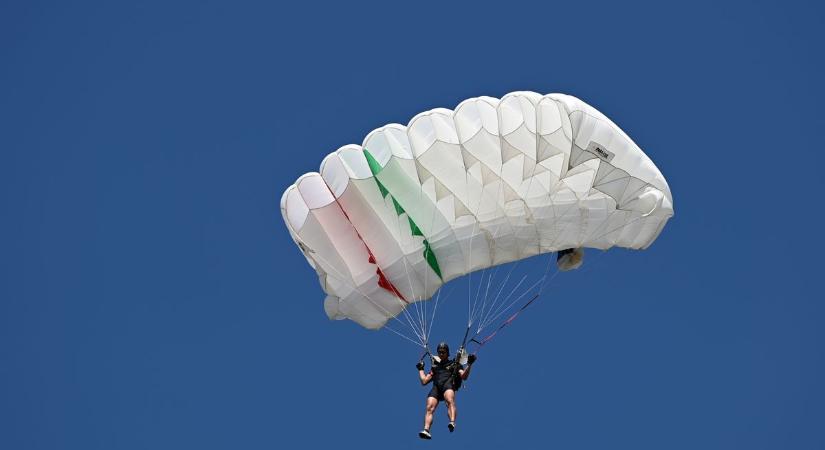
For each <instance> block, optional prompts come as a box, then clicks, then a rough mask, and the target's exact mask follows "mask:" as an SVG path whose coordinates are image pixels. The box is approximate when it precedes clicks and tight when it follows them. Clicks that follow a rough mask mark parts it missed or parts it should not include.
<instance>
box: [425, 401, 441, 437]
mask: <svg viewBox="0 0 825 450" xmlns="http://www.w3.org/2000/svg"><path fill="white" fill-rule="evenodd" d="M437 406H438V399H437V398H435V397H427V410H426V412H425V413H424V429H425V430H429V429H430V425H432V423H433V413H434V412H435V408H436V407H437Z"/></svg>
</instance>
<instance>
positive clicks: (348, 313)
mask: <svg viewBox="0 0 825 450" xmlns="http://www.w3.org/2000/svg"><path fill="white" fill-rule="evenodd" d="M281 212H282V214H283V216H284V221H285V222H286V225H287V228H288V229H289V232H290V235H291V236H292V238H293V240H294V241H295V243H296V244H297V245H298V247H299V248H300V249H301V251H302V252H303V254H304V256H305V257H306V259H307V262H308V263H309V264H310V265H311V266H312V267H313V268H314V269H315V270H316V272H317V274H318V278H319V282H320V284H321V288H322V289H323V290H324V292H326V294H327V297H326V299H325V301H324V309H325V311H326V313H327V315H328V316H329V317H330V318H331V319H351V320H353V321H355V322H357V323H358V324H360V325H362V326H364V327H366V328H370V329H378V328H381V327H382V326H384V325H385V324H386V323H387V321H388V320H390V319H392V318H395V317H396V316H398V315H400V314H402V313H403V312H404V311H405V308H406V307H407V306H409V305H410V304H413V303H415V302H420V301H422V300H427V299H429V298H430V297H432V296H433V295H434V293H435V292H436V291H437V290H438V289H439V288H440V287H441V286H442V285H443V284H444V283H446V282H447V281H449V280H451V279H454V278H456V277H459V276H461V275H464V274H468V273H471V272H473V271H476V270H480V269H484V268H487V267H491V266H495V265H499V264H503V263H507V262H511V261H515V260H519V259H522V258H527V257H529V256H533V255H537V254H542V253H548V252H554V251H559V250H566V249H581V248H584V247H590V248H597V249H608V248H611V247H613V246H619V247H624V248H630V249H644V248H647V247H648V246H649V245H650V244H651V243H653V241H654V240H655V239H656V237H657V236H658V235H659V233H660V232H661V231H662V229H663V227H664V226H665V224H666V223H667V221H668V219H669V218H670V217H672V216H673V199H672V196H671V193H670V189H669V187H668V185H667V182H666V181H665V178H664V177H663V176H662V174H661V173H660V171H659V170H658V169H657V168H656V166H655V165H654V164H653V162H652V161H651V160H650V159H649V158H648V157H647V156H646V155H645V154H644V153H643V152H642V150H641V149H640V148H639V147H638V146H637V145H636V144H635V143H634V142H633V141H632V140H631V139H630V138H629V137H628V136H627V135H626V134H625V133H624V132H623V131H622V130H621V129H619V127H617V126H616V125H615V124H614V123H613V122H611V121H610V120H609V119H608V118H607V117H605V116H604V115H603V114H601V113H600V112H599V111H597V110H596V109H595V108H593V107H591V106H589V105H587V104H586V103H584V102H583V101H581V100H579V99H577V98H575V97H572V96H569V95H563V94H549V95H540V94H537V93H534V92H513V93H510V94H507V95H505V96H504V97H503V98H501V99H496V98H492V97H477V98H471V99H469V100H466V101H464V102H462V103H461V104H459V105H458V106H457V107H456V108H455V110H453V111H451V110H448V109H441V108H439V109H433V110H430V111H427V112H423V113H421V114H418V115H417V116H415V117H414V118H413V119H412V120H411V121H410V122H409V124H408V125H407V126H403V125H399V124H389V125H385V126H383V127H381V128H379V129H376V130H374V131H372V132H371V133H369V134H368V135H367V137H366V138H365V139H364V141H363V143H362V144H361V145H360V146H359V145H346V146H343V147H341V148H339V149H338V150H336V151H335V152H333V153H331V154H329V155H328V156H327V157H326V158H325V159H324V160H323V162H322V163H321V167H320V170H319V172H317V173H316V172H313V173H308V174H305V175H303V176H301V177H300V178H298V180H297V181H296V182H295V183H294V184H293V185H291V186H290V187H289V188H287V190H286V191H285V192H284V194H283V196H282V198H281ZM577 251H578V252H579V254H578V261H576V260H575V258H576V254H575V252H574V253H573V254H571V255H569V256H570V257H571V258H572V259H571V261H570V262H571V263H572V265H570V266H569V267H570V268H573V266H577V264H580V262H581V258H580V257H581V253H580V250H577ZM567 256H568V255H565V257H567ZM560 262H561V260H560ZM560 267H561V265H560ZM566 267H567V266H566ZM419 340H422V339H421V336H419Z"/></svg>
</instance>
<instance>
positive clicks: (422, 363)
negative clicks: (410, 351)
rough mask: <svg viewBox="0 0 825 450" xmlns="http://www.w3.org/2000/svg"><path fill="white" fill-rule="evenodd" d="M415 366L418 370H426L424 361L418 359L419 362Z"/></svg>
mask: <svg viewBox="0 0 825 450" xmlns="http://www.w3.org/2000/svg"><path fill="white" fill-rule="evenodd" d="M415 368H416V369H418V370H424V361H418V364H416V365H415Z"/></svg>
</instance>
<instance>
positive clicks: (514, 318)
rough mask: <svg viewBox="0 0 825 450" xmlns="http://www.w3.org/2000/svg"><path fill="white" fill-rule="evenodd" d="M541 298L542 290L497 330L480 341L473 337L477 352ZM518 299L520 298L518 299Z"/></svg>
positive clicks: (472, 340)
mask: <svg viewBox="0 0 825 450" xmlns="http://www.w3.org/2000/svg"><path fill="white" fill-rule="evenodd" d="M551 255H552V253H551ZM550 262H551V263H552V258H551V259H550ZM549 266H550V265H548V270H549ZM558 273H559V271H556V273H555V274H553V277H551V280H552V279H553V278H555V276H556V275H558ZM546 275H547V272H545V276H546ZM543 286H544V284H542V287H543ZM531 289H532V288H531ZM527 292H529V290H528V291H525V293H524V294H526V293H527ZM524 294H522V295H521V296H519V299H520V298H521V297H523V296H524ZM539 298H541V291H539V292H538V293H536V294H535V295H534V296H533V297H531V298H530V300H528V301H527V303H525V304H524V305H523V306H522V307H521V308H519V309H518V310H517V311H516V312H515V313H513V314H512V315H511V316H510V317H508V318H507V319H506V320H505V321H504V322H502V323H501V325H499V326H498V328H496V330H495V331H493V332H492V333H490V334H489V335H488V336H487V337H485V338H483V339H481V340H480V341H479V340H477V339H476V338H475V337H473V338H472V339H471V340H470V342H475V343H476V344H477V345H478V348H477V349H476V352H478V351H479V350H481V347H483V346H484V344H486V343H487V342H489V341H490V340H492V339H493V338H494V337H495V336H496V334H498V332H499V331H501V330H502V329H504V328H505V327H507V326H509V325H510V324H511V323H513V321H514V320H516V318H517V317H518V316H519V315H520V314H521V313H522V312H523V311H524V310H526V309H527V308H528V307H529V306H530V305H531V304H533V302H534V301H536V300H538V299H539ZM517 300H518V299H517ZM513 304H515V302H514V303H513ZM511 306H512V304H511ZM507 309H509V307H508V308H507ZM505 311H506V310H505ZM503 313H504V311H502V313H501V314H503ZM499 315H500V314H499ZM497 317H498V316H497ZM497 317H496V318H497ZM494 320H495V318H494V319H493V321H494ZM476 336H478V334H476Z"/></svg>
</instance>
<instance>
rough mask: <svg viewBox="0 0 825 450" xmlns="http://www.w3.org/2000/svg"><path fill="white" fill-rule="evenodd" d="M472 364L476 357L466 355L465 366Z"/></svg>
mask: <svg viewBox="0 0 825 450" xmlns="http://www.w3.org/2000/svg"><path fill="white" fill-rule="evenodd" d="M474 362H476V355H474V354H472V353H470V354H469V355H467V364H472V363H474Z"/></svg>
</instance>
